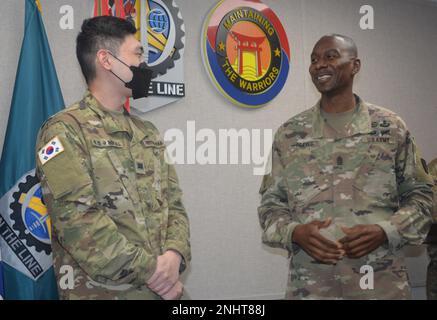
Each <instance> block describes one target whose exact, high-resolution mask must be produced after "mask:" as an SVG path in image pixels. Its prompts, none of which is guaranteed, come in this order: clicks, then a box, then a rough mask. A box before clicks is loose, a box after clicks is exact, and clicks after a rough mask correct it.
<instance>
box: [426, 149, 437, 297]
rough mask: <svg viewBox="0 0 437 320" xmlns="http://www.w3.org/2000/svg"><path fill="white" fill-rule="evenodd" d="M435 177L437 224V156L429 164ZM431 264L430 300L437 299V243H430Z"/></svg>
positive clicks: (429, 280) (428, 278)
mask: <svg viewBox="0 0 437 320" xmlns="http://www.w3.org/2000/svg"><path fill="white" fill-rule="evenodd" d="M428 168H429V173H430V174H431V175H432V176H433V178H434V188H433V191H434V215H433V218H434V223H436V224H437V158H436V159H434V160H433V161H431V162H430V163H429V165H428ZM428 256H429V260H430V261H429V265H428V270H427V275H426V295H427V298H428V300H437V243H431V244H428Z"/></svg>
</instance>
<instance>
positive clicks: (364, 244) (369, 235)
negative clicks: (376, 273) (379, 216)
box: [339, 224, 387, 259]
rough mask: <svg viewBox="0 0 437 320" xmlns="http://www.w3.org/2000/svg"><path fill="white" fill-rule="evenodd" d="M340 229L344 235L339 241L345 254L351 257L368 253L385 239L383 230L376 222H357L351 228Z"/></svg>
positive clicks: (358, 256) (354, 257)
mask: <svg viewBox="0 0 437 320" xmlns="http://www.w3.org/2000/svg"><path fill="white" fill-rule="evenodd" d="M341 229H342V230H343V232H344V233H345V234H346V236H345V237H343V238H341V239H340V240H339V241H340V243H342V244H343V249H344V250H345V251H346V256H347V257H348V258H352V259H358V258H361V257H363V256H365V255H367V254H369V253H370V252H372V251H373V250H375V249H377V248H378V247H379V246H381V245H382V244H383V243H384V242H385V241H386V240H387V235H386V234H385V232H384V230H383V229H382V228H381V227H380V226H378V225H376V224H358V225H355V226H353V227H352V228H347V227H341Z"/></svg>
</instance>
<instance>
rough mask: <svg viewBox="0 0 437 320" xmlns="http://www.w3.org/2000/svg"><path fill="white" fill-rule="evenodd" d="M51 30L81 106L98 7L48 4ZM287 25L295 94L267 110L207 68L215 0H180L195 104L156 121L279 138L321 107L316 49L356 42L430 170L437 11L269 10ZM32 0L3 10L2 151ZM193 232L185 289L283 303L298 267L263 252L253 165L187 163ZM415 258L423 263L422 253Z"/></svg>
mask: <svg viewBox="0 0 437 320" xmlns="http://www.w3.org/2000/svg"><path fill="white" fill-rule="evenodd" d="M41 2H42V4H43V12H44V14H43V16H44V22H45V27H46V30H47V33H48V37H49V41H50V44H51V48H52V53H53V56H54V60H55V64H56V68H57V72H58V76H59V79H60V82H61V87H62V91H63V95H64V99H65V102H66V103H67V104H71V103H73V102H74V101H76V100H78V99H80V98H81V96H82V94H83V91H84V88H85V87H84V82H83V80H82V78H81V74H80V70H79V67H78V65H77V62H76V57H75V49H74V48H75V36H76V34H77V32H78V30H79V29H80V25H81V22H82V20H83V18H85V17H88V16H89V15H90V14H91V7H92V2H93V1H90V0H89V1H83V0H62V1H61V0H46V1H44V0H42V1H41ZM264 2H265V3H267V4H268V5H270V6H271V8H272V9H273V10H274V11H275V12H276V13H277V14H278V16H279V17H280V18H281V20H282V22H283V24H284V27H285V30H286V32H287V34H288V38H289V41H290V44H291V51H292V60H291V71H290V74H289V78H288V81H287V83H286V86H285V89H284V90H283V91H282V92H281V94H280V95H279V96H278V97H277V98H276V99H275V100H274V101H273V102H271V103H270V104H269V105H267V106H265V107H263V108H261V109H258V110H246V109H242V108H238V107H235V106H232V105H231V104H230V103H229V102H228V101H227V100H225V99H224V98H222V96H221V95H220V94H219V93H218V92H217V91H216V90H215V89H214V88H213V86H212V85H211V83H210V81H209V79H208V77H207V75H206V73H205V70H204V68H203V65H202V61H201V55H200V33H201V29H202V24H203V19H204V17H205V15H206V13H207V12H208V10H209V9H210V8H211V7H212V6H213V4H214V3H216V1H214V0H177V3H178V5H179V7H180V9H181V12H182V15H183V17H184V20H185V29H186V46H185V63H186V64H185V78H186V94H187V96H186V98H185V99H183V100H181V101H179V102H177V103H175V104H173V105H169V106H166V107H163V108H160V109H158V110H155V111H152V112H150V113H147V114H145V116H144V117H145V118H147V119H148V120H151V121H152V122H154V123H155V124H156V125H157V126H158V128H159V129H160V130H161V132H162V133H163V132H165V130H167V129H169V128H179V129H182V130H183V131H184V132H185V130H186V121H187V120H195V121H196V127H197V129H200V128H211V129H214V130H218V129H219V128H223V129H226V128H237V129H239V128H260V129H264V128H266V129H268V128H270V129H274V130H275V129H276V128H277V127H278V126H279V125H280V124H281V123H283V122H284V121H285V120H287V119H288V118H290V117H291V116H293V115H295V114H296V113H298V112H300V111H302V110H304V109H306V108H308V107H311V106H312V105H313V104H314V103H315V101H316V100H317V97H318V95H317V92H316V91H315V89H314V88H313V85H312V83H311V80H310V78H309V76H308V72H307V69H308V65H309V55H310V52H311V50H312V47H313V45H314V43H315V42H316V41H317V40H318V39H319V38H320V36H322V35H323V34H326V33H342V34H346V35H349V36H351V37H352V38H353V39H355V40H356V42H357V44H358V48H359V53H360V56H361V59H362V64H363V66H362V70H361V73H360V74H359V76H358V77H357V79H356V92H357V93H358V94H360V95H361V96H362V97H363V98H364V99H366V100H368V101H370V102H373V103H376V104H380V105H383V106H385V107H388V108H390V109H392V110H394V111H396V112H397V113H399V114H400V115H401V116H402V117H403V118H404V120H405V121H406V122H407V125H408V126H409V127H410V129H411V131H412V132H413V134H414V136H415V137H416V139H417V141H418V144H419V146H420V147H421V148H422V151H423V155H424V157H425V159H426V160H428V161H429V160H431V159H432V158H434V157H436V156H437V143H436V142H435V138H436V134H435V131H434V130H433V128H434V127H435V123H436V122H437V112H436V111H437V90H436V87H435V83H437V81H436V80H437V64H436V63H435V57H437V33H436V30H437V7H436V6H435V5H432V4H430V3H429V2H427V1H421V0H416V1H414V0H410V1H409V0H378V1H376V0H371V1H365V2H363V1H359V0H306V1H304V0H300V1H299V0H265V1H264ZM63 4H70V5H71V6H72V7H73V8H74V10H75V29H74V30H61V29H60V28H59V18H60V14H59V8H60V6H61V5H63ZM364 4H370V5H372V6H373V7H374V9H375V30H368V31H363V30H361V29H360V28H359V20H360V17H361V16H360V14H359V9H360V6H361V5H364ZM23 15H24V4H23V1H13V0H5V1H2V10H1V11H0V26H1V29H0V35H1V39H2V43H3V45H2V46H0V57H1V59H0V70H1V71H2V72H1V73H0V150H1V147H2V145H3V139H4V131H5V130H6V123H7V115H8V112H9V107H10V101H11V95H12V90H13V83H14V79H15V71H16V67H17V62H18V55H19V50H20V47H21V38H22V34H23V20H24V16H23ZM177 170H178V173H179V176H180V180H181V185H182V188H183V190H184V192H185V196H184V200H185V205H186V207H187V210H188V213H189V216H190V219H191V229H192V239H191V240H192V251H193V262H192V267H191V268H190V270H189V272H188V273H187V274H186V289H187V290H188V291H189V293H190V295H191V297H192V298H194V299H213V298H216V299H222V298H226V299H232V298H277V297H281V296H282V295H283V293H284V289H285V282H286V277H287V269H288V262H287V259H286V255H285V254H284V253H283V252H281V251H279V250H272V249H269V248H267V247H265V246H263V245H262V244H261V230H260V227H259V224H258V218H257V210H256V208H257V206H258V203H259V197H258V188H259V184H260V181H261V179H260V177H256V176H253V175H252V167H251V166H236V165H235V166H231V165H228V166H226V165H209V166H200V165H178V166H177ZM414 254H420V252H417V250H415V253H414ZM425 263H426V259H425V258H424V256H423V254H422V255H420V257H419V258H415V259H412V260H411V261H410V264H411V266H412V272H411V274H412V279H413V281H414V282H415V283H416V284H418V285H423V284H424V272H425Z"/></svg>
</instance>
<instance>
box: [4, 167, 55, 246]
mask: <svg viewBox="0 0 437 320" xmlns="http://www.w3.org/2000/svg"><path fill="white" fill-rule="evenodd" d="M18 188H19V190H18V191H17V192H14V194H13V198H14V202H13V203H11V205H10V208H11V209H12V211H13V212H12V214H11V217H12V219H13V220H14V225H13V226H14V229H15V230H17V231H18V232H19V234H20V235H19V237H20V239H22V240H26V244H27V246H29V247H31V246H34V247H35V249H36V251H38V252H41V251H44V252H45V253H46V254H50V253H51V251H52V250H51V245H50V242H51V222H50V217H49V215H48V214H47V208H46V206H45V204H44V201H43V197H42V189H41V185H40V183H39V180H38V178H37V177H35V176H34V175H28V176H27V177H26V181H25V182H22V183H20V184H19V185H18Z"/></svg>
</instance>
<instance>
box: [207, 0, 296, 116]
mask: <svg viewBox="0 0 437 320" xmlns="http://www.w3.org/2000/svg"><path fill="white" fill-rule="evenodd" d="M202 57H203V62H204V65H205V67H206V69H207V71H208V74H209V77H210V78H211V80H212V82H213V83H214V85H215V86H216V87H217V88H218V90H219V91H220V92H221V93H222V94H223V95H224V96H225V97H226V98H228V99H229V100H231V101H232V102H234V103H235V104H237V105H239V106H243V107H249V108H257V107H260V106H262V105H264V104H266V103H268V102H269V101H271V100H272V99H273V98H275V97H276V96H277V95H278V93H279V92H280V91H281V89H282V88H283V87H284V84H285V82H286V80H287V76H288V71H289V68H290V47H289V44H288V39H287V35H286V33H285V30H284V28H283V26H282V24H281V22H280V21H279V18H278V17H277V16H276V15H275V13H274V12H273V11H272V10H271V9H270V8H269V7H268V6H267V5H265V4H264V3H261V1H259V0H222V1H219V3H218V4H217V5H216V6H215V7H214V8H213V9H212V10H211V12H210V13H209V14H208V16H207V18H206V20H205V24H204V29H203V32H202Z"/></svg>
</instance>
